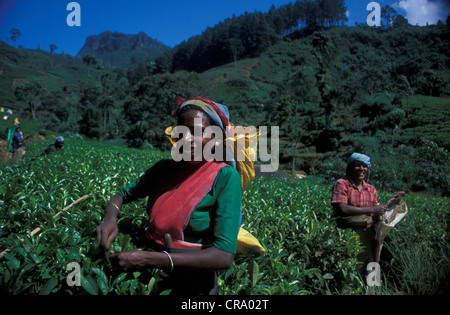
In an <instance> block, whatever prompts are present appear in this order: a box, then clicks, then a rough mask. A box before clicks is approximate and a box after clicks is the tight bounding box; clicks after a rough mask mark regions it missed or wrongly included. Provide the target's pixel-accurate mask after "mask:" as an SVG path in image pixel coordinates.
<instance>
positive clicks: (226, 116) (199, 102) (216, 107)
mask: <svg viewBox="0 0 450 315" xmlns="http://www.w3.org/2000/svg"><path fill="white" fill-rule="evenodd" d="M177 105H178V108H177V109H176V110H175V111H174V112H172V117H175V116H177V113H178V112H179V111H180V110H181V109H182V108H183V107H184V106H186V105H195V106H197V107H199V108H201V109H202V110H203V111H204V112H205V113H206V114H207V115H208V116H209V117H211V119H212V120H213V121H214V122H215V123H216V124H217V125H218V126H219V127H220V128H222V130H224V131H225V132H226V127H227V126H228V125H229V120H230V112H229V111H228V107H226V106H225V105H222V104H219V103H216V102H213V101H211V100H210V99H207V98H203V97H194V98H191V99H188V100H184V99H183V98H181V97H179V98H178V100H177Z"/></svg>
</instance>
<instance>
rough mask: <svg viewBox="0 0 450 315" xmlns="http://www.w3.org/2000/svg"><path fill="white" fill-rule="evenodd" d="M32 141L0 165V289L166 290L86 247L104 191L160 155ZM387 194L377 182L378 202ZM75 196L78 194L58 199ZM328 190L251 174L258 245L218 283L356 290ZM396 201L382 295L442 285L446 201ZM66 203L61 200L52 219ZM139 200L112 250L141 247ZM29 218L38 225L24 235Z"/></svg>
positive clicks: (232, 289)
mask: <svg viewBox="0 0 450 315" xmlns="http://www.w3.org/2000/svg"><path fill="white" fill-rule="evenodd" d="M43 149H44V143H38V144H35V145H33V146H30V147H27V157H26V158H25V159H24V160H23V161H22V162H21V163H19V164H17V165H8V166H5V167H3V168H1V169H0V249H1V250H4V249H9V251H8V252H6V254H5V255H4V257H3V258H2V259H1V260H0V293H1V294H70V295H73V294H150V293H151V294H155V293H156V294H166V293H168V292H158V291H156V290H155V289H156V286H155V282H156V281H155V277H156V274H157V273H158V272H159V271H158V270H153V271H151V272H127V273H125V272H122V271H120V270H117V269H115V268H114V267H113V266H111V264H110V263H109V260H108V257H107V255H106V256H105V255H104V253H98V252H97V251H96V248H95V246H93V244H94V241H95V239H94V235H93V230H94V229H95V227H96V226H97V225H98V224H100V223H101V221H102V218H103V213H104V208H105V205H106V202H107V201H108V200H109V198H110V196H111V195H113V194H114V193H116V191H117V190H118V189H120V188H122V187H123V186H125V185H126V184H127V183H129V182H130V181H132V180H134V179H135V178H137V177H138V176H140V175H141V174H142V173H143V172H144V171H145V170H146V169H147V168H148V167H150V166H151V165H152V164H154V163H155V162H156V161H158V160H160V159H162V158H170V155H169V154H168V153H161V152H158V151H153V150H137V149H129V148H124V147H119V146H113V145H106V144H100V143H96V142H86V141H81V140H72V139H67V141H66V145H65V147H64V149H63V150H62V151H59V152H57V153H55V154H53V155H50V156H48V157H45V156H44V157H39V155H40V153H41V152H42V150H43ZM390 196H391V195H390V193H387V192H382V191H381V192H380V202H386V201H387V200H388V199H389V198H390ZM82 197H86V198H85V199H83V200H81V201H79V202H78V203H77V204H75V205H73V206H71V207H69V206H70V205H71V204H72V203H73V202H74V201H76V200H78V199H80V198H82ZM330 197H331V187H330V186H329V185H323V184H320V183H316V182H314V181H311V182H310V181H309V180H303V181H302V180H290V179H277V178H265V177H256V178H255V180H254V181H253V182H252V183H251V184H250V186H249V187H248V189H247V191H246V192H245V194H244V198H243V227H244V228H246V229H247V230H248V231H250V232H251V233H252V234H254V235H255V236H256V237H257V238H258V239H259V241H260V242H261V243H262V245H263V246H264V247H265V248H266V253H265V254H264V255H259V256H254V257H251V256H245V257H243V256H236V258H235V261H234V263H233V265H232V268H230V269H229V270H223V271H220V272H219V279H218V283H219V292H220V293H221V294H337V293H339V290H340V289H341V288H342V286H343V285H350V288H351V293H354V294H361V293H365V292H366V288H365V287H364V285H363V283H362V282H361V281H359V282H358V281H357V280H356V281H352V279H358V277H357V274H356V273H355V269H356V268H357V261H356V255H357V254H358V253H359V252H360V250H361V247H360V245H359V242H358V237H357V235H356V234H355V233H353V232H351V231H349V230H341V229H337V228H336V227H335V225H334V222H333V220H332V218H331V208H330V205H329V201H330ZM407 203H408V204H409V205H410V214H408V216H407V217H406V218H405V219H404V220H403V221H402V222H400V223H399V225H398V226H397V227H396V229H395V230H394V231H393V232H392V233H391V235H390V236H389V239H387V240H386V244H387V245H386V248H387V251H388V253H389V254H390V256H389V257H388V261H387V262H386V264H387V266H388V268H387V269H386V268H385V271H386V272H385V274H386V277H387V278H386V284H385V286H384V287H383V290H384V291H383V293H386V292H387V293H399V292H400V293H402V292H403V293H407V294H417V293H421V294H435V293H436V292H441V291H442V290H443V286H442V285H441V284H442V283H444V282H445V278H446V276H448V274H449V273H448V264H447V263H445V262H446V261H448V254H449V251H448V245H445V244H448V232H447V231H448V218H449V208H450V207H449V205H450V203H449V200H448V199H446V198H429V197H416V196H409V195H408V196H407ZM65 207H69V208H68V209H67V210H66V211H63V212H62V213H61V214H60V215H59V216H57V217H54V215H55V214H57V213H58V212H60V211H61V210H62V209H64V208H65ZM145 207H146V202H145V200H141V201H138V202H134V203H132V204H128V205H126V206H124V209H123V211H122V214H121V216H120V218H119V221H118V222H119V230H120V233H119V235H118V237H117V239H116V241H115V242H114V243H113V245H112V247H113V250H115V251H121V250H126V249H131V248H142V246H141V245H140V242H139V235H140V233H141V232H142V231H143V230H144V229H145V227H146V220H147V217H146V212H145ZM39 226H42V228H43V229H42V232H41V233H37V234H35V235H33V236H31V235H30V231H32V230H33V229H35V228H36V227H39ZM424 249H426V250H427V251H426V253H424V254H423V255H421V256H420V257H421V259H419V260H417V259H416V257H418V255H419V254H420V253H421V252H423V250H424ZM439 259H440V260H439ZM432 261H433V262H434V264H433V266H431V265H430V263H431V262H432ZM74 262H76V263H77V264H78V265H79V266H80V268H81V269H80V272H81V278H80V286H70V285H68V284H67V281H66V280H67V278H68V277H69V275H71V272H73V271H74V269H71V268H69V267H70V266H71V263H74ZM427 263H428V264H427ZM415 264H421V266H422V267H423V268H422V269H426V270H430V268H431V267H433V269H432V272H431V271H430V272H429V273H427V274H425V273H424V275H423V277H422V278H421V279H420V285H417V284H416V282H414V281H413V280H414V279H415V277H416V276H417V274H416V273H414V272H413V271H414V270H417V268H416V269H414V268H413V267H414V266H415ZM437 275H439V276H437ZM433 283H437V284H435V285H433ZM444 289H445V288H444Z"/></svg>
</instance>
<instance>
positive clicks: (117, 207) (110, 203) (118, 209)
mask: <svg viewBox="0 0 450 315" xmlns="http://www.w3.org/2000/svg"><path fill="white" fill-rule="evenodd" d="M107 205H112V206H113V207H114V208H116V209H117V211H119V213H120V208H119V206H118V205H116V204H115V203H114V202H111V201H109V202H108V203H107Z"/></svg>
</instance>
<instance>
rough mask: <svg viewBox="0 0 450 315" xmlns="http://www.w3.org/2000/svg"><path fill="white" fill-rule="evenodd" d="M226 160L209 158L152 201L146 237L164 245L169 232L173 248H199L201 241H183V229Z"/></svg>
mask: <svg viewBox="0 0 450 315" xmlns="http://www.w3.org/2000/svg"><path fill="white" fill-rule="evenodd" d="M226 165H227V164H225V163H223V162H216V161H208V162H206V163H205V164H204V165H202V166H201V167H200V168H199V169H198V170H196V171H195V172H194V173H193V174H192V175H191V176H189V178H187V179H186V180H184V181H183V182H182V183H180V184H179V185H177V186H176V187H174V188H172V189H170V190H168V191H167V192H165V193H163V194H162V195H161V196H160V197H159V198H158V199H157V200H156V202H155V203H154V204H153V207H152V209H151V212H150V219H149V223H148V230H147V232H146V234H145V235H146V237H147V238H148V239H151V240H153V241H155V242H157V243H158V244H160V245H163V246H165V244H164V235H165V234H166V233H169V234H170V235H171V237H172V240H173V247H174V248H197V247H201V246H202V244H195V243H189V242H185V241H184V229H185V228H186V226H187V224H188V222H189V218H190V216H191V214H192V211H194V208H195V207H196V206H197V205H198V204H199V203H200V201H202V199H203V198H204V197H205V196H206V194H207V193H208V192H209V191H210V190H211V188H212V185H213V183H214V180H215V179H216V176H217V174H218V172H219V170H220V169H221V168H222V167H224V166H226Z"/></svg>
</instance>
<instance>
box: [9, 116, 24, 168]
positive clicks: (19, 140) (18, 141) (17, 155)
mask: <svg viewBox="0 0 450 315" xmlns="http://www.w3.org/2000/svg"><path fill="white" fill-rule="evenodd" d="M12 145H13V161H14V163H18V162H19V161H20V159H21V158H22V157H23V156H24V155H25V139H24V137H23V133H22V128H20V125H16V131H15V132H14V134H13V138H12Z"/></svg>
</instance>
